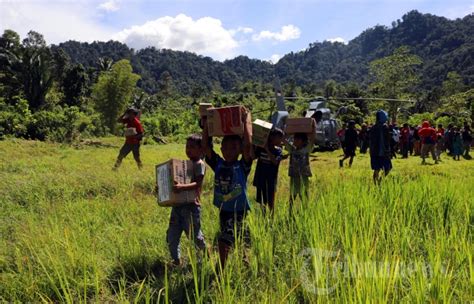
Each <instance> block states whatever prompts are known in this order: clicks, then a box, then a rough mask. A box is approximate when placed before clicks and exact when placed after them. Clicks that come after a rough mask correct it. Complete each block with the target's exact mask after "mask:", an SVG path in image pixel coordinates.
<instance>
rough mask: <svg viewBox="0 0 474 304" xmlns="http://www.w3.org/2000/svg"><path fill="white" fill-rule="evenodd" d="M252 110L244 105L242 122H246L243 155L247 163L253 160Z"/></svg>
mask: <svg viewBox="0 0 474 304" xmlns="http://www.w3.org/2000/svg"><path fill="white" fill-rule="evenodd" d="M250 121H251V119H250V112H249V111H248V110H247V109H246V108H245V107H242V123H243V124H244V143H243V151H242V152H243V157H244V160H245V161H246V162H247V163H251V162H252V160H253V159H252V154H253V153H252V124H251V123H250Z"/></svg>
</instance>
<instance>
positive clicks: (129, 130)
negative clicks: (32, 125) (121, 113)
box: [124, 128, 137, 137]
mask: <svg viewBox="0 0 474 304" xmlns="http://www.w3.org/2000/svg"><path fill="white" fill-rule="evenodd" d="M124 135H125V137H130V136H134V135H137V129H136V128H126V129H125V132H124Z"/></svg>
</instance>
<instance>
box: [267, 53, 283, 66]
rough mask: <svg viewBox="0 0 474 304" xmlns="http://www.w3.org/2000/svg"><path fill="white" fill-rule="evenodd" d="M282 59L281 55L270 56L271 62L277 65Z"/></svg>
mask: <svg viewBox="0 0 474 304" xmlns="http://www.w3.org/2000/svg"><path fill="white" fill-rule="evenodd" d="M280 59H281V55H280V54H273V55H272V56H270V60H269V61H270V62H271V63H273V64H276V63H277V62H278V61H279V60H280Z"/></svg>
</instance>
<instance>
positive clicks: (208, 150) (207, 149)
mask: <svg viewBox="0 0 474 304" xmlns="http://www.w3.org/2000/svg"><path fill="white" fill-rule="evenodd" d="M201 121H202V125H203V126H202V142H201V144H202V150H203V152H204V155H206V157H207V158H212V147H211V145H210V144H209V130H208V129H207V117H202V118H201Z"/></svg>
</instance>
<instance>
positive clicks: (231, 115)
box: [207, 106, 250, 136]
mask: <svg viewBox="0 0 474 304" xmlns="http://www.w3.org/2000/svg"><path fill="white" fill-rule="evenodd" d="M242 108H243V106H230V107H223V108H208V109H207V127H208V131H209V136H226V135H243V134H244V124H243V122H242ZM249 119H250V115H248V117H247V120H249Z"/></svg>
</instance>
